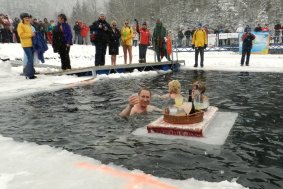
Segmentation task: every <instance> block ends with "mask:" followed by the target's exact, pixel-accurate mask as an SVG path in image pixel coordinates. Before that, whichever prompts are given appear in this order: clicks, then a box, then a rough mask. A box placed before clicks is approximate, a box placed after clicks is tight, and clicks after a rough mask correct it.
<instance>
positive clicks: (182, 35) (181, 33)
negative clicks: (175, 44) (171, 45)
mask: <svg viewBox="0 0 283 189" xmlns="http://www.w3.org/2000/svg"><path fill="white" fill-rule="evenodd" d="M183 38H184V34H183V32H182V31H179V32H178V39H180V40H182V39H183Z"/></svg>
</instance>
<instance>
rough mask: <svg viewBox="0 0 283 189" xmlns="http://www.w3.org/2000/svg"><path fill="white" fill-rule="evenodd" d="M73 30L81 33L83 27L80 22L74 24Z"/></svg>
mask: <svg viewBox="0 0 283 189" xmlns="http://www.w3.org/2000/svg"><path fill="white" fill-rule="evenodd" d="M73 30H74V31H75V34H81V30H82V28H81V26H80V25H79V24H78V23H76V24H75V25H74V28H73Z"/></svg>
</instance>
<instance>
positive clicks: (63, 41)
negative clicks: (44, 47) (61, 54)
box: [52, 23, 73, 52]
mask: <svg viewBox="0 0 283 189" xmlns="http://www.w3.org/2000/svg"><path fill="white" fill-rule="evenodd" d="M60 26H61V24H59V23H58V24H57V26H55V28H54V29H53V37H52V47H53V49H54V52H58V50H59V49H60V48H62V47H65V46H66V45H72V38H73V36H72V31H71V27H70V25H69V24H68V23H62V28H63V31H61V29H60Z"/></svg>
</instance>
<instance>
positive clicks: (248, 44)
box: [242, 33, 255, 49]
mask: <svg viewBox="0 0 283 189" xmlns="http://www.w3.org/2000/svg"><path fill="white" fill-rule="evenodd" d="M254 39H255V35H254V34H252V33H244V34H243V35H242V41H243V49H252V47H253V40H254Z"/></svg>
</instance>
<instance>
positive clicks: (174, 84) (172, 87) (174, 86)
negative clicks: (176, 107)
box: [168, 80, 181, 94]
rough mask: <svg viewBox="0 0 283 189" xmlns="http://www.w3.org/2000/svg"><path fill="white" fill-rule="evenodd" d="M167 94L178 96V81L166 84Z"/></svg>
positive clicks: (179, 87)
mask: <svg viewBox="0 0 283 189" xmlns="http://www.w3.org/2000/svg"><path fill="white" fill-rule="evenodd" d="M168 87H169V93H176V94H179V93H180V92H181V83H180V82H179V81H178V80H172V81H170V82H169V83H168Z"/></svg>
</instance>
